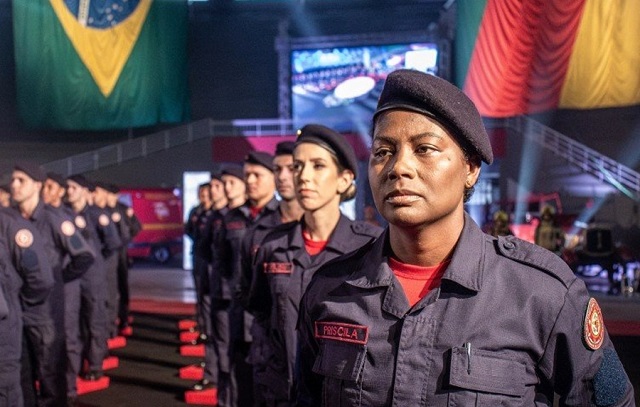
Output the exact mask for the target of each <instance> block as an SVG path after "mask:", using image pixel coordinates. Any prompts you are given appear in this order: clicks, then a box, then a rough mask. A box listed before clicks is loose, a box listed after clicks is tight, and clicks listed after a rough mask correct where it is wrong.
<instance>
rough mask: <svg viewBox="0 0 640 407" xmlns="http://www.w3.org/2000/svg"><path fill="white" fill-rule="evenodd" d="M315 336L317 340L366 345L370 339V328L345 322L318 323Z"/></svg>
mask: <svg viewBox="0 0 640 407" xmlns="http://www.w3.org/2000/svg"><path fill="white" fill-rule="evenodd" d="M314 336H315V337H316V338H322V339H331V340H334V341H341V342H351V343H358V344H360V345H365V344H366V343H367V340H368V339H369V327H368V326H364V325H354V324H345V323H343V322H326V321H316V322H315V333H314Z"/></svg>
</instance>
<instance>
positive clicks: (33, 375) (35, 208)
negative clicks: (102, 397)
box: [11, 162, 95, 407]
mask: <svg viewBox="0 0 640 407" xmlns="http://www.w3.org/2000/svg"><path fill="white" fill-rule="evenodd" d="M45 180H46V175H45V174H44V172H43V171H42V169H41V168H40V166H38V165H37V164H35V163H32V162H20V163H16V165H15V166H14V169H13V173H12V176H11V195H12V198H13V201H14V202H15V203H16V205H17V207H16V210H17V211H18V213H20V215H21V216H22V217H23V218H25V219H27V220H29V221H30V222H31V223H32V224H33V225H34V226H35V228H36V229H37V230H38V232H39V233H40V235H41V236H42V239H43V243H44V247H45V250H46V251H47V257H48V261H49V264H50V265H51V268H52V270H53V277H54V281H55V283H54V286H53V290H52V292H51V295H49V297H48V300H47V301H45V302H44V303H42V304H40V305H37V306H26V307H25V309H24V325H25V326H24V330H25V336H24V339H25V341H24V342H25V343H26V346H25V347H24V349H23V352H22V353H23V370H22V390H23V395H24V397H25V405H27V406H31V405H36V403H37V404H38V405H39V406H43V405H45V406H49V405H50V406H56V407H57V406H64V405H65V404H66V402H67V399H66V380H65V369H62V368H61V366H65V359H66V358H65V333H64V329H62V327H64V322H65V296H64V291H65V285H66V284H68V283H70V282H72V281H74V280H76V279H78V278H80V277H82V275H84V274H85V273H86V272H87V270H89V268H90V267H91V265H92V264H93V262H94V258H95V256H94V252H93V250H92V249H91V247H90V246H89V244H88V243H87V242H86V241H85V239H84V238H83V237H82V236H81V235H80V233H79V232H78V231H77V230H76V228H75V226H74V225H73V223H72V222H71V221H70V220H69V219H68V218H66V217H64V216H62V214H61V213H60V211H59V210H58V209H54V208H52V207H51V206H49V205H46V204H45V203H44V202H43V201H42V199H41V198H40V193H41V190H42V184H43V182H44V181H45ZM36 380H37V381H38V382H39V392H36V388H35V382H36ZM36 395H38V396H37V401H36Z"/></svg>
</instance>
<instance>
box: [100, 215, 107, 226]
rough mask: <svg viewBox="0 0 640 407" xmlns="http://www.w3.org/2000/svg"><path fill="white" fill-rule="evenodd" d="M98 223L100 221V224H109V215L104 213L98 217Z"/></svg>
mask: <svg viewBox="0 0 640 407" xmlns="http://www.w3.org/2000/svg"><path fill="white" fill-rule="evenodd" d="M98 223H100V226H109V217H108V216H107V215H105V214H104V213H103V214H102V215H100V217H98Z"/></svg>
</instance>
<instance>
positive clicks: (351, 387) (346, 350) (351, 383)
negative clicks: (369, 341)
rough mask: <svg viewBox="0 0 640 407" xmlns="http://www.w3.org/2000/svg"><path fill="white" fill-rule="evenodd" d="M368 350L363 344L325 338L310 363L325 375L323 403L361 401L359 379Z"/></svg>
mask: <svg viewBox="0 0 640 407" xmlns="http://www.w3.org/2000/svg"><path fill="white" fill-rule="evenodd" d="M366 354H367V348H366V346H365V345H360V344H354V343H346V342H340V341H333V340H325V341H323V342H322V343H321V346H320V353H319V354H318V356H317V358H316V361H315V363H314V365H313V371H314V372H315V373H317V374H319V375H322V376H324V382H323V386H322V398H323V404H322V405H324V406H360V405H362V381H363V378H364V374H365V372H364V366H365V359H366Z"/></svg>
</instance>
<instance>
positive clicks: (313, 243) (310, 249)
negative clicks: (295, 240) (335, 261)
mask: <svg viewBox="0 0 640 407" xmlns="http://www.w3.org/2000/svg"><path fill="white" fill-rule="evenodd" d="M302 238H303V239H304V248H305V249H306V250H307V253H309V256H315V255H316V254H318V253H320V252H321V251H322V250H324V248H325V247H326V246H327V243H329V241H328V240H311V236H309V233H307V232H306V231H303V232H302Z"/></svg>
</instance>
